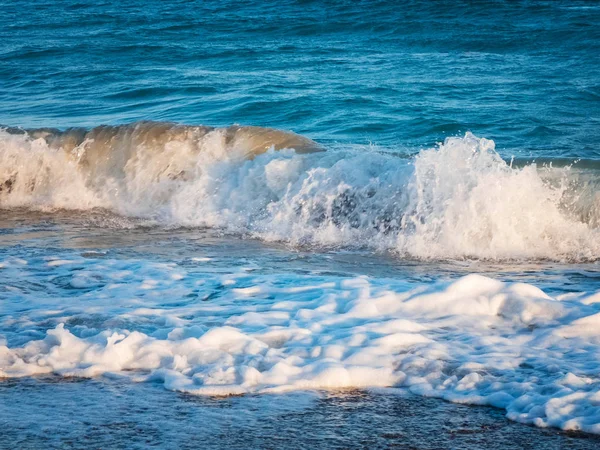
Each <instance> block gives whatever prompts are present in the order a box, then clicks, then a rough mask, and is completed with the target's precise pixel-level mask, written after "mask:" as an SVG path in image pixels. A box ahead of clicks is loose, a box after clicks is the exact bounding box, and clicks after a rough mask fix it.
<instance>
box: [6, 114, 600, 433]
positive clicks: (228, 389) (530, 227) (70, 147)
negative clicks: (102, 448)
mask: <svg viewBox="0 0 600 450" xmlns="http://www.w3.org/2000/svg"><path fill="white" fill-rule="evenodd" d="M74 135H75V136H76V137H77V138H76V139H74V138H73V136H74ZM292 145H296V146H297V147H298V148H299V150H300V151H299V152H297V151H296V150H294V148H288V147H291V146H292ZM0 161H1V164H0V167H1V169H0V181H2V186H3V188H2V191H0V205H1V207H2V208H4V209H5V210H6V211H8V212H9V216H8V217H11V214H12V215H13V216H14V215H15V214H16V216H15V217H13V219H12V220H13V222H14V223H13V225H12V228H13V231H12V233H16V234H17V236H18V235H19V233H23V236H24V238H25V241H23V242H25V243H27V242H28V241H32V242H36V239H37V240H39V239H41V242H46V241H47V240H48V239H50V237H49V236H48V235H47V233H48V229H47V224H46V225H45V224H44V221H43V220H48V219H43V220H42V222H40V225H38V226H37V228H39V227H41V229H40V230H35V229H34V230H31V229H28V230H27V231H26V232H25V231H24V230H20V231H19V227H22V226H23V225H22V224H20V222H19V214H20V215H23V216H24V217H28V216H30V217H31V218H30V219H29V220H28V221H32V220H33V222H32V223H35V221H36V220H38V221H39V220H40V219H39V217H38V219H35V217H36V214H37V215H40V214H41V215H42V217H52V216H56V215H57V216H58V217H61V215H65V214H67V219H66V220H67V221H71V222H72V221H73V219H72V218H71V219H69V218H68V217H69V216H68V214H73V213H74V212H77V214H79V218H78V219H76V220H75V222H77V221H79V222H80V225H79V227H85V228H88V227H90V226H91V227H92V229H94V228H101V229H107V230H109V231H108V233H109V234H110V233H113V234H115V233H116V234H115V235H116V236H117V235H119V234H121V233H134V235H135V233H142V234H143V235H147V236H148V237H150V239H157V241H158V242H160V241H161V239H165V236H167V240H168V236H171V235H172V234H177V233H181V232H182V231H181V230H184V231H183V232H184V233H185V230H194V229H196V230H199V231H198V232H201V233H209V234H211V235H212V236H213V238H212V239H217V240H218V241H217V244H212V245H209V247H208V248H209V249H211V251H210V252H209V253H210V254H211V255H212V256H202V255H200V256H192V255H193V254H194V252H195V250H194V248H195V247H194V246H193V245H192V246H191V247H189V246H187V245H185V246H184V247H185V248H186V250H185V253H186V254H187V256H185V257H178V258H176V259H177V260H176V261H174V262H165V261H154V260H153V258H152V257H150V258H148V257H142V258H141V257H140V252H141V255H145V254H148V252H149V255H152V253H153V251H152V250H144V249H143V247H142V248H140V249H138V250H137V252H136V253H137V254H134V255H129V256H128V257H126V258H122V257H117V258H115V257H112V254H113V253H114V252H115V250H116V248H117V247H116V244H115V243H114V242H113V243H109V245H108V248H109V250H106V249H105V250H102V249H98V248H93V249H91V250H89V249H88V250H83V251H82V250H78V248H79V246H80V245H79V244H68V245H67V249H66V250H65V249H62V250H59V251H58V253H57V252H56V251H54V252H53V251H52V250H44V251H32V249H31V248H30V247H29V245H27V244H26V245H25V246H23V245H21V246H19V247H12V248H11V247H9V250H10V251H9V252H7V251H6V250H5V251H4V252H3V260H2V262H0V267H1V270H0V275H1V277H2V280H4V282H5V283H6V284H5V288H4V294H3V297H4V301H3V303H2V316H1V319H0V327H1V329H2V330H3V340H2V345H1V346H0V377H3V378H6V379H10V378H20V377H30V376H40V375H47V374H53V375H55V376H60V377H83V378H94V377H98V376H117V375H118V376H121V377H125V378H126V379H128V380H129V382H154V383H160V384H162V385H164V387H165V388H166V389H168V390H172V391H177V392H184V393H189V394H194V395H205V396H229V395H241V394H257V393H259V394H273V393H283V392H289V391H295V390H323V389H325V390H332V389H333V390H336V389H348V388H376V387H379V388H392V387H393V388H403V389H407V390H408V391H410V392H412V393H414V394H418V395H421V396H427V397H438V398H442V399H445V400H449V401H451V402H456V403H465V404H474V405H490V406H493V407H497V408H502V409H504V410H506V415H507V417H508V418H509V419H511V420H514V421H518V422H522V423H527V424H533V425H536V426H540V427H558V428H562V429H564V430H580V431H585V432H589V433H600V407H599V406H598V405H600V393H599V390H598V387H599V383H600V379H598V373H599V371H600V359H599V358H598V355H600V334H599V330H600V309H599V307H598V305H600V291H595V290H581V291H571V292H560V290H557V289H556V287H555V286H554V287H553V288H551V289H550V290H554V293H553V295H549V294H548V293H545V292H544V291H543V290H541V289H540V288H538V287H536V286H535V285H534V284H530V283H526V282H520V281H511V280H506V281H500V280H497V279H493V278H490V277H488V276H485V275H476V274H469V275H462V276H460V277H459V278H455V277H451V279H447V276H441V277H440V279H437V280H436V279H435V278H434V279H433V280H431V281H426V280H425V279H424V278H423V275H421V276H420V277H417V279H416V282H415V281H414V280H413V281H408V280H402V279H401V278H400V279H395V278H390V277H386V276H382V275H380V274H379V273H377V272H375V273H374V274H370V275H369V274H355V275H349V274H347V273H343V272H342V273H341V274H333V275H327V273H328V272H327V271H325V270H318V269H316V268H314V267H313V268H312V270H308V271H304V272H298V271H297V270H291V271H289V270H285V266H282V267H281V268H280V269H279V270H277V271H276V273H270V270H269V267H270V266H271V265H272V264H273V261H277V259H276V258H272V257H269V256H268V255H267V256H265V255H262V254H261V251H258V250H257V249H249V253H248V254H247V255H248V256H245V257H244V258H243V259H241V261H240V259H237V258H233V259H232V258H227V263H226V264H223V263H222V262H219V260H220V259H223V258H225V255H226V254H227V252H228V251H229V250H227V249H224V248H223V245H224V244H223V241H225V242H233V243H234V245H240V247H241V248H242V252H245V251H247V250H248V248H246V250H243V249H244V244H235V243H236V242H238V241H239V239H243V240H247V239H250V240H251V241H255V242H263V243H264V244H260V245H265V244H266V245H273V244H276V245H283V246H284V247H282V249H283V250H282V251H285V252H287V253H291V254H292V255H293V254H294V253H298V252H316V254H323V252H325V255H326V254H327V252H334V254H335V253H338V254H344V253H346V254H352V253H353V252H354V253H355V254H356V255H359V256H360V255H362V257H367V258H369V257H368V254H369V253H372V252H375V254H379V255H381V256H380V257H381V258H391V259H392V260H396V261H399V262H402V261H407V262H408V263H409V264H421V263H419V262H418V261H421V262H422V263H425V262H426V261H430V263H429V264H433V265H434V267H435V265H436V264H437V265H438V266H439V265H440V264H442V263H443V262H444V261H448V262H449V263H448V264H456V262H455V263H452V261H461V260H462V261H465V263H466V264H471V265H472V264H475V267H477V264H491V263H496V264H498V263H502V264H509V263H512V264H517V265H518V264H522V265H524V264H526V263H529V264H538V265H539V264H542V265H543V264H550V263H552V262H553V261H554V262H555V263H558V264H574V263H575V264H579V265H584V267H585V264H595V261H597V260H598V259H599V258H600V239H598V238H599V230H598V216H597V214H598V210H599V209H598V201H600V200H599V198H600V197H598V195H597V189H596V187H597V181H598V180H597V176H598V175H597V171H596V169H594V168H592V169H590V168H589V167H588V168H586V167H583V168H581V169H580V168H578V166H577V163H576V162H575V163H573V164H570V165H565V166H563V167H553V166H552V165H547V164H546V165H538V164H536V163H521V164H517V163H515V161H505V160H504V159H502V158H501V157H500V156H499V155H498V154H497V153H496V151H495V149H494V142H493V141H491V140H488V139H485V138H478V137H476V136H474V135H473V134H471V133H467V134H466V135H464V136H458V137H451V138H448V139H446V140H445V142H443V143H440V144H439V145H437V146H436V147H433V148H429V149H424V150H421V151H419V152H418V153H416V154H415V155H414V156H412V157H404V158H403V157H399V156H398V155H396V154H393V153H390V152H389V151H388V152H386V151H382V150H381V149H378V148H372V147H370V148H364V147H359V148H350V149H343V148H341V149H340V148H337V149H336V148H329V149H327V148H326V147H324V146H321V145H319V144H317V143H315V142H314V141H311V140H310V139H308V138H304V137H302V136H298V135H296V134H294V133H291V132H284V131H278V130H272V129H262V128H258V127H250V128H244V127H239V126H235V127H230V128H223V129H219V128H217V129H215V128H210V127H182V126H178V125H175V124H161V123H137V124H132V125H127V126H120V127H104V128H101V129H93V130H91V131H90V130H74V131H73V130H70V131H69V130H68V131H65V132H61V131H56V130H54V131H52V130H50V131H49V130H28V131H24V130H16V131H15V130H8V129H5V130H4V131H2V132H1V133H0ZM10 211H12V213H10ZM68 211H72V212H71V213H69V212H68ZM73 217H75V216H73ZM82 218H83V222H81V221H82ZM6 228H7V226H6V225H5V229H6ZM8 228H10V227H8ZM34 228H36V227H34ZM80 229H81V228H80ZM202 230H204V231H202ZM95 232H96V233H98V231H95ZM104 233H106V231H105V232H104ZM100 234H101V235H102V232H100ZM153 234H157V235H158V238H153V237H152V236H153ZM9 235H10V233H9ZM63 239H64V240H66V241H68V238H63ZM76 239H78V238H77V237H76ZM96 239H98V238H96ZM130 239H131V238H129V239H126V240H125V242H126V244H125V245H129V246H131V245H133V246H134V248H137V247H138V246H139V245H140V244H139V243H138V244H136V240H135V239H134V240H132V241H131V242H129V240H130ZM111 240H114V237H112V238H111V239H110V240H109V241H111ZM239 242H240V243H241V242H243V241H239ZM269 243H271V244H269ZM37 245H39V244H36V245H35V246H34V248H35V247H36V246H37ZM88 245H89V244H87V245H84V247H87V246H88ZM92 245H93V247H96V246H97V244H92ZM53 247H55V246H54V245H51V247H50V248H53ZM69 247H74V248H69ZM59 248H60V246H59ZM15 253H16V254H15ZM365 255H367V256H365ZM325 258H327V257H326V256H325ZM215 259H216V261H217V263H216V265H215V262H214V261H213V260H215ZM367 260H368V259H367ZM411 261H413V262H412V263H411ZM240 262H242V264H240ZM359 265H360V263H359ZM334 267H335V264H334ZM338 269H339V267H338ZM454 270H456V269H454ZM435 271H439V269H434V272H435ZM584 272H585V269H584ZM588 272H589V271H588ZM588 276H589V277H592V279H593V278H594V277H595V275H593V272H591V273H588ZM409 278H410V277H409ZM45 285H48V286H52V288H50V289H48V288H44V289H40V286H45ZM590 286H593V284H591V285H590Z"/></svg>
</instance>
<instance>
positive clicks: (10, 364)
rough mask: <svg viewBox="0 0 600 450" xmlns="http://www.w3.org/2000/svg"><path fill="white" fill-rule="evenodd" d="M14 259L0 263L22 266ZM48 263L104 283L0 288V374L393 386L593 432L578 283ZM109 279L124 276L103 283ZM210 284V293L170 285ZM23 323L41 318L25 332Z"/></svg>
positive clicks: (597, 363) (593, 361)
mask: <svg viewBox="0 0 600 450" xmlns="http://www.w3.org/2000/svg"><path fill="white" fill-rule="evenodd" d="M22 267H26V266H21V265H19V266H14V267H13V268H10V267H8V268H6V269H4V270H9V271H11V270H12V271H14V272H12V273H9V274H8V276H12V277H19V276H20V277H25V278H24V281H26V280H27V276H28V275H27V274H26V273H23V272H21V271H22V270H24V269H23V268H22ZM52 270H56V271H62V272H60V276H61V277H63V278H69V277H70V278H72V279H75V278H77V279H79V277H81V276H82V274H81V273H82V272H84V275H83V276H84V278H86V279H88V280H93V279H95V280H96V282H97V283H100V284H102V283H104V284H103V286H104V287H97V289H96V291H94V293H93V294H86V293H83V294H81V295H80V296H79V297H77V300H75V299H74V298H71V299H70V300H69V301H64V300H62V299H60V297H59V298H55V297H53V296H52V295H49V296H48V297H47V298H46V297H44V294H43V293H39V294H35V295H31V294H27V293H23V294H20V297H18V298H17V297H16V298H15V301H14V302H12V303H11V302H9V303H5V304H4V306H3V307H4V315H3V316H2V319H1V320H2V322H1V323H0V325H1V326H2V329H3V330H13V331H12V332H11V333H10V334H9V335H7V338H8V339H0V344H1V345H0V375H1V376H3V377H22V376H29V375H35V374H45V373H54V374H58V375H62V376H81V377H94V376H99V375H103V374H121V375H123V376H128V377H130V378H131V379H132V380H135V381H148V380H151V381H155V382H161V383H163V384H164V386H165V387H166V388H167V389H171V390H176V391H182V392H189V393H192V394H198V395H230V394H243V393H266V392H282V391H290V390H302V389H337V388H348V387H353V388H356V387H403V388H407V389H410V390H411V391H412V392H414V393H417V394H420V395H426V396H434V397H440V398H444V399H446V400H450V401H453V402H460V403H468V404H482V405H493V406H496V407H499V408H504V409H505V410H506V411H507V415H508V417H509V418H511V419H513V420H517V421H520V422H524V423H529V424H534V425H537V426H554V427H560V428H563V429H566V430H583V431H587V432H592V433H600V393H599V392H600V391H599V388H600V379H599V377H598V374H599V373H600V334H599V332H598V329H599V324H600V319H599V318H598V317H599V314H600V313H599V310H598V307H597V304H596V303H590V302H589V301H587V299H589V298H591V297H590V293H579V294H573V295H570V296H568V298H561V299H560V300H558V299H556V298H552V297H550V296H548V295H546V294H545V293H544V292H542V291H541V290H540V289H538V288H536V287H534V286H532V285H528V284H521V283H516V284H510V283H503V282H500V281H497V280H493V279H490V278H486V277H483V276H479V275H469V276H466V277H463V278H461V279H458V280H457V281H455V282H452V283H437V284H434V285H431V286H425V285H416V286H415V285H412V286H410V285H407V284H403V283H399V282H396V281H394V280H386V279H371V278H367V277H358V278H341V279H340V278H325V279H323V278H320V277H309V276H302V277H301V276H293V275H290V274H287V275H282V274H280V275H277V276H274V275H272V276H271V275H259V274H256V275H252V274H248V273H246V272H244V271H239V272H237V273H229V274H215V273H208V272H206V273H202V274H201V275H200V278H201V281H203V283H198V282H197V281H199V280H198V276H199V274H198V273H195V272H194V273H192V272H186V271H185V270H184V269H183V268H181V267H179V266H176V265H173V264H158V263H149V262H140V261H135V260H133V261H114V260H88V261H86V263H85V267H84V268H83V269H82V270H73V269H72V266H71V265H68V264H65V265H58V266H55V267H53V268H52ZM189 270H196V269H194V268H193V267H192V268H190V269H189ZM174 274H180V275H182V276H181V277H178V276H173V275H174ZM99 277H102V280H100V281H99ZM119 279H125V280H127V283H125V284H118V285H115V284H112V283H113V281H114V280H119ZM282 279H285V280H287V281H286V282H285V283H283V284H282V281H281V280H282ZM149 280H153V282H152V283H150V282H149ZM67 281H68V280H67ZM67 281H65V282H67ZM224 281H227V282H228V283H223V282H224ZM232 281H233V283H232ZM144 282H145V283H146V285H145V288H144V291H143V292H142V291H140V290H139V289H138V288H139V286H140V284H142V283H144ZM215 285H220V286H223V289H224V291H222V292H221V294H220V297H219V299H218V301H211V302H203V301H197V300H196V301H190V302H187V301H182V299H187V298H189V295H190V293H194V295H197V298H202V296H204V295H207V294H208V293H210V292H213V291H212V289H213V288H212V287H211V286H215ZM237 285H243V286H245V287H244V288H236V286H237ZM227 286H230V287H227ZM140 295H143V296H142V297H140ZM592 296H593V294H592ZM269 298H275V299H276V300H267V299H269ZM32 304H33V305H35V307H31V305H32ZM98 314H101V315H105V318H104V319H101V320H99V318H98V316H97V315H98ZM100 317H102V316H100ZM52 323H54V324H56V325H52ZM36 324H45V325H44V326H50V328H49V329H47V331H46V332H45V335H43V336H40V338H34V337H32V335H31V329H32V328H35V326H36ZM48 324H50V325H48ZM65 324H66V325H65ZM132 325H133V329H130V327H131V326H132ZM15 330H16V331H15ZM9 342H16V344H14V343H13V344H10V345H9Z"/></svg>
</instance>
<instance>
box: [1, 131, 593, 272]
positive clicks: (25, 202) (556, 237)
mask: <svg viewBox="0 0 600 450" xmlns="http://www.w3.org/2000/svg"><path fill="white" fill-rule="evenodd" d="M45 142H46V141H44V140H43V139H36V140H34V139H32V138H30V137H28V136H27V135H11V134H9V133H7V132H2V131H0V183H3V182H4V181H5V180H6V181H7V182H8V183H9V185H4V187H3V188H2V192H0V206H1V207H5V208H6V207H17V206H20V207H28V208H41V209H52V208H69V209H82V210H86V209H91V208H98V207H100V208H107V209H110V210H112V211H114V212H116V213H118V214H122V215H125V216H131V217H134V216H135V217H143V218H146V219H150V220H152V221H155V222H156V221H157V222H158V223H162V224H166V225H186V226H208V227H218V228H222V229H226V230H228V231H231V232H236V233H242V234H250V235H253V236H255V237H258V238H260V239H265V240H275V241H284V242H289V243H291V244H293V245H321V246H334V247H367V248H372V249H376V250H381V251H393V252H396V253H398V254H400V255H409V256H413V257H418V258H465V257H467V258H485V259H539V258H542V259H552V260H569V261H581V260H590V259H591V260H597V259H598V258H599V257H600V232H599V230H598V229H597V225H598V223H600V220H599V218H598V217H599V216H598V211H600V209H599V208H598V206H599V205H600V204H599V203H598V202H599V201H600V197H598V196H597V195H594V189H592V190H590V187H589V186H587V185H585V186H575V185H574V184H573V183H572V182H570V181H569V180H570V178H569V177H570V170H569V169H564V170H550V169H548V170H541V169H540V168H537V167H536V166H535V165H529V166H525V167H523V168H512V167H510V165H508V164H507V163H506V162H504V161H503V160H502V159H501V158H500V157H499V156H498V154H497V153H496V152H495V150H494V143H493V142H492V141H490V140H486V139H479V138H477V137H475V136H473V135H472V134H470V133H467V134H466V135H465V136H464V137H462V138H458V137H454V138H449V139H447V140H446V142H445V143H444V144H443V145H440V146H439V147H438V148H434V149H429V150H423V151H421V152H420V153H419V154H418V155H417V156H416V157H415V158H414V159H412V160H403V159H400V158H397V157H395V156H393V155H389V154H380V153H377V152H375V151H369V150H367V149H363V150H360V151H356V150H338V151H329V152H324V153H313V154H308V155H299V154H296V153H295V152H293V151H289V150H284V151H280V152H275V151H270V152H267V153H265V154H262V155H259V156H256V157H255V158H254V159H251V160H248V159H245V158H244V157H243V154H244V152H243V151H242V152H241V153H240V152H238V151H234V150H235V149H230V148H229V147H228V144H227V142H226V140H225V138H224V135H222V133H218V132H210V133H208V134H206V135H204V136H203V137H201V138H198V139H194V140H185V139H174V140H172V141H168V142H163V143H162V144H160V145H162V147H161V148H159V149H157V148H154V147H152V148H150V147H149V146H151V145H153V144H151V143H150V142H145V141H143V142H141V143H138V147H136V148H135V149H131V148H129V147H127V148H126V149H119V148H116V149H113V150H114V151H113V153H109V154H108V156H107V158H108V159H107V160H106V161H105V160H104V159H103V160H102V161H101V164H100V163H98V165H97V166H94V168H90V167H89V165H90V164H91V163H90V162H89V161H88V162H86V163H85V164H84V163H83V162H81V163H80V162H78V161H79V159H78V158H81V155H80V153H81V154H83V155H85V152H86V145H88V144H87V143H86V142H84V143H82V144H81V145H80V146H79V147H77V148H75V149H74V150H73V151H72V152H71V153H66V152H64V151H60V150H57V149H54V148H50V147H48V145H47V144H46V143H45ZM161 142H162V141H161ZM156 145H158V144H156ZM119 150H122V152H121V153H119ZM77 155H79V156H77Z"/></svg>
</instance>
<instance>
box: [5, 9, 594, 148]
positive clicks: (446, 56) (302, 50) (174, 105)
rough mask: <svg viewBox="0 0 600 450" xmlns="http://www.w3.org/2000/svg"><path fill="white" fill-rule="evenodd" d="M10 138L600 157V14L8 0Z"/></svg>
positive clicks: (589, 11)
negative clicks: (246, 135) (488, 147)
mask: <svg viewBox="0 0 600 450" xmlns="http://www.w3.org/2000/svg"><path fill="white" fill-rule="evenodd" d="M0 10H1V11H2V21H1V24H0V105H1V108H0V123H1V124H4V125H11V126H22V127H34V126H35V127H40V126H54V127H59V128H60V127H67V126H95V125H99V124H104V123H109V124H117V123H124V122H131V121H135V120H142V119H150V120H169V121H177V122H183V123H186V124H208V125H230V124H232V123H240V124H251V125H260V126H272V127H278V128H284V129H291V130H294V131H296V132H299V133H302V134H306V135H308V136H310V137H311V138H313V139H316V140H318V141H321V142H325V143H329V142H342V143H360V144H365V143H375V144H377V145H380V146H385V147H389V148H390V149H394V150H397V151H402V150H405V149H407V148H408V149H413V148H415V147H417V148H418V147H421V146H427V145H431V144H433V143H435V142H438V141H440V140H443V139H444V137H446V136H448V135H455V134H460V133H463V132H465V131H467V130H470V131H473V132H474V133H475V134H476V135H478V136H484V137H487V138H490V139H493V140H494V141H495V142H496V144H497V146H498V148H499V149H500V150H501V151H502V152H503V154H505V155H508V156H510V155H512V154H517V155H524V156H529V155H533V156H538V157H539V156H545V157H548V156H567V157H585V158H592V159H593V158H600V150H599V147H598V142H600V126H599V125H600V80H599V79H600V76H599V74H598V72H599V71H598V67H599V65H600V28H599V27H598V23H600V6H599V5H598V3H597V2H595V1H589V2H585V1H522V2H512V1H475V2H469V1H452V2H418V1H408V2H402V3H398V4H396V3H395V2H386V1H380V2H362V1H337V2H328V3H327V4H323V3H322V2H316V1H315V2H312V1H279V2H256V3H253V4H247V3H244V2H237V1H220V2H189V1H174V2H161V1H154V2H135V1H122V2H103V1H86V0H77V1H61V2H55V1H50V2H48V1H36V2H33V3H32V2H31V1H3V2H1V3H0Z"/></svg>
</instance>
